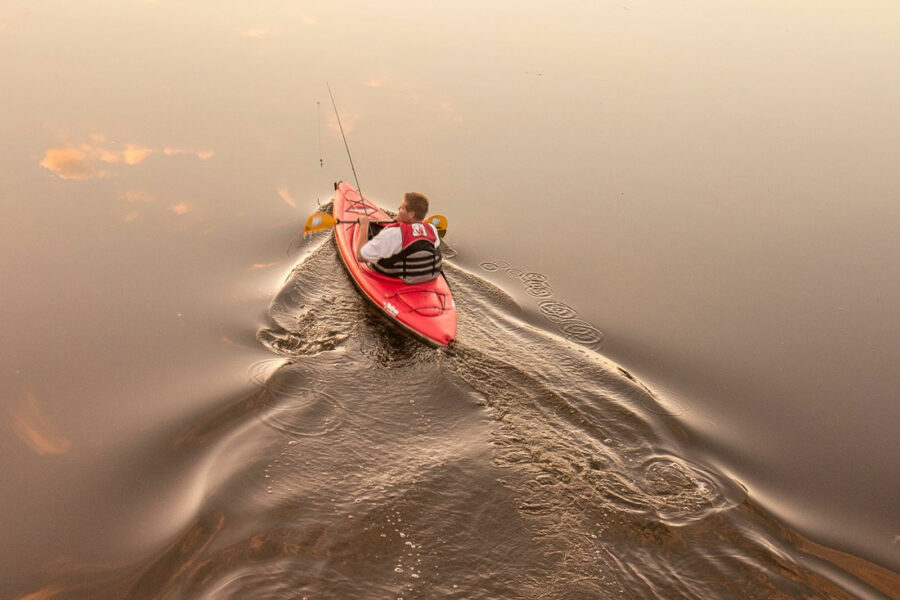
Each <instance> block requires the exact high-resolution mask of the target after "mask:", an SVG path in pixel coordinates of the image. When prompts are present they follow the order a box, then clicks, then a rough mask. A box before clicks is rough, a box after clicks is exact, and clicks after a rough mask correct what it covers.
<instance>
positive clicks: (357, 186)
mask: <svg viewBox="0 0 900 600" xmlns="http://www.w3.org/2000/svg"><path fill="white" fill-rule="evenodd" d="M325 85H326V86H327V87H328V95H329V96H331V105H332V106H333V107H334V116H336V117H337V122H338V127H340V129H341V137H342V138H343V139H344V148H346V149H347V158H349V159H350V170H351V171H353V180H354V181H355V182H356V191H357V192H359V197H360V198H362V197H363V193H362V188H361V187H359V178H358V177H357V176H356V167H354V166H353V156H351V155H350V146H349V145H347V136H345V135H344V126H343V125H341V115H340V113H338V109H337V104H335V102H334V94H332V93H331V85H329V84H328V82H327V81H326V82H325Z"/></svg>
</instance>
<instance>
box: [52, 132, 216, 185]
mask: <svg viewBox="0 0 900 600" xmlns="http://www.w3.org/2000/svg"><path fill="white" fill-rule="evenodd" d="M88 140H89V141H88V142H85V143H81V144H62V145H60V146H55V147H52V148H48V149H47V150H46V152H45V153H44V158H43V159H42V160H41V162H40V165H41V166H42V167H44V168H45V169H48V170H50V171H52V172H54V173H55V174H56V175H57V176H58V177H60V178H61V179H75V180H83V179H95V178H104V177H109V176H110V175H111V172H110V171H109V170H107V169H106V168H105V165H118V164H124V165H127V166H130V167H131V166H135V165H139V164H141V163H142V162H144V161H145V160H146V159H147V158H148V157H149V156H150V155H152V154H163V155H165V156H178V155H193V156H196V157H197V158H198V159H200V160H209V159H210V158H212V157H213V156H215V151H213V150H209V149H203V150H186V149H184V148H175V147H165V148H163V149H162V150H154V149H153V148H148V147H146V146H143V145H139V144H126V146H125V148H123V149H119V148H116V147H115V142H110V141H109V140H107V139H106V136H104V135H102V134H97V133H95V134H92V135H90V136H89V138H88Z"/></svg>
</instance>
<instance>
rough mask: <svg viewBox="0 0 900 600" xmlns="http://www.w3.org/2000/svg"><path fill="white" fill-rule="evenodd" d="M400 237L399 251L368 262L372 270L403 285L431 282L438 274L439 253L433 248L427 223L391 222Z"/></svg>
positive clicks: (431, 228) (434, 240)
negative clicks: (401, 241)
mask: <svg viewBox="0 0 900 600" xmlns="http://www.w3.org/2000/svg"><path fill="white" fill-rule="evenodd" d="M388 227H399V228H400V233H401V235H402V236H403V246H402V248H401V249H400V252H398V253H397V254H394V255H393V256H389V257H387V258H382V259H381V260H379V261H378V262H374V263H371V266H372V268H373V269H375V270H376V271H378V272H379V273H383V274H385V275H389V276H391V277H399V278H401V279H402V280H403V281H404V282H405V283H422V282H423V281H431V280H432V279H435V278H436V277H437V276H438V275H440V273H441V251H440V250H439V249H438V248H437V247H436V246H435V242H437V234H436V233H435V230H434V227H432V226H431V224H430V223H393V224H391V225H388Z"/></svg>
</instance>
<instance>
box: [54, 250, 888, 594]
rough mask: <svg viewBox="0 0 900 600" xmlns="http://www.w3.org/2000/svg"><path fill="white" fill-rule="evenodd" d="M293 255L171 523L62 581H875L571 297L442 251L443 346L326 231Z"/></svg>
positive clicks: (200, 424) (735, 588) (667, 587)
mask: <svg viewBox="0 0 900 600" xmlns="http://www.w3.org/2000/svg"><path fill="white" fill-rule="evenodd" d="M301 250H302V251H303V252H304V258H303V260H302V261H301V262H300V263H299V264H298V265H297V266H296V267H295V268H294V270H293V272H292V273H291V274H290V275H289V277H288V278H287V280H286V281H285V283H284V285H283V287H282V289H281V290H280V292H279V293H278V294H277V296H276V297H275V298H274V300H273V302H272V304H271V307H270V311H269V317H270V321H271V322H270V323H269V324H268V326H267V327H264V328H263V329H261V330H260V331H259V332H258V334H257V339H258V340H259V341H260V342H261V343H262V344H263V345H264V346H265V347H266V348H268V349H269V350H271V352H272V353H274V355H275V356H276V357H277V358H276V359H274V360H273V359H268V360H265V361H262V362H260V363H258V364H256V365H253V366H252V367H251V368H250V372H249V375H248V379H249V381H250V382H251V384H252V386H251V389H250V391H248V392H247V393H245V394H242V395H240V396H239V397H236V398H234V399H231V400H228V401H227V402H225V403H223V404H222V406H221V407H220V408H219V409H217V410H216V411H214V412H213V413H211V414H207V415H203V416H201V417H198V419H197V421H196V423H194V424H193V425H192V426H191V427H190V428H189V429H188V430H186V431H180V432H177V434H176V435H174V439H175V440H176V443H175V447H176V452H177V455H178V456H179V457H182V458H180V459H179V460H181V461H182V462H183V463H184V467H183V470H184V471H185V473H186V475H185V477H187V478H188V479H189V480H190V481H191V485H190V498H191V504H190V506H191V507H192V508H191V512H190V513H189V514H188V516H187V517H185V519H184V522H183V525H182V526H181V529H180V532H179V533H177V534H176V535H175V536H174V537H173V538H171V540H170V542H169V543H168V544H167V545H166V546H165V547H163V548H160V549H159V550H158V551H157V552H155V553H154V554H153V555H152V556H149V557H146V558H145V559H143V560H140V561H138V562H136V563H134V564H132V565H130V566H127V567H121V568H120V569H118V570H117V571H116V573H117V574H118V576H117V577H116V578H115V580H116V582H117V583H116V585H111V584H110V583H109V580H110V578H109V577H107V578H106V579H103V578H101V577H98V576H97V574H96V572H95V573H92V574H91V577H92V581H101V582H104V583H102V584H91V585H88V584H84V583H82V584H79V585H72V586H70V587H69V588H68V589H67V593H66V594H64V595H65V597H67V598H82V597H84V598H104V597H110V598H112V597H115V598H122V597H124V598H129V599H133V600H138V599H143V598H167V599H168V598H191V599H195V598H216V599H222V598H248V597H252V598H285V597H290V598H298V599H301V598H307V599H310V600H312V599H315V598H391V599H394V598H402V599H404V600H412V599H425V598H449V599H459V600H462V599H466V600H471V599H481V598H483V599H487V598H504V599H518V598H522V599H534V600H537V599H542V598H544V599H554V600H560V599H572V600H576V599H579V600H580V599H597V598H616V599H621V598H640V599H648V598H656V599H667V600H668V599H673V598H696V599H704V600H706V599H710V598H723V599H725V598H728V599H731V598H760V599H763V598H765V599H767V600H768V599H772V598H785V599H787V598H821V599H844V598H848V599H849V598H859V597H862V598H880V597H885V596H883V595H882V593H881V592H879V591H877V589H876V588H877V584H875V583H873V584H871V585H869V584H866V583H864V582H863V581H861V579H860V577H862V575H860V573H859V572H857V573H856V574H857V575H859V577H855V576H854V575H851V574H849V573H848V572H847V571H845V570H841V569H839V568H837V567H835V566H834V565H833V564H832V563H829V562H827V561H824V560H820V559H818V558H816V556H814V555H812V554H810V553H809V549H810V548H813V547H814V544H811V543H802V539H801V538H800V537H799V536H798V535H797V534H795V533H794V532H793V531H791V530H789V529H788V528H786V527H784V526H783V525H782V524H780V523H779V522H777V521H776V520H774V519H772V518H771V517H770V516H768V515H767V514H766V513H765V511H763V510H761V509H760V507H758V506H757V505H755V504H754V502H753V501H752V499H751V498H750V497H749V496H748V494H747V492H746V490H745V489H744V488H743V487H742V486H740V485H739V484H738V483H736V482H735V481H733V480H731V479H729V478H728V477H726V476H724V475H723V474H722V473H720V472H717V471H716V469H715V468H714V467H713V466H711V465H707V464H701V463H700V462H698V461H696V460H692V459H691V458H690V457H691V452H690V450H689V448H688V447H687V444H686V435H685V434H684V433H683V431H682V429H681V427H680V426H679V423H678V420H677V416H675V415H673V414H670V413H669V411H668V409H667V408H666V407H665V406H662V405H661V403H660V400H659V399H658V398H657V397H656V396H654V394H653V393H652V392H651V391H650V390H648V389H647V387H646V386H644V385H643V384H641V383H640V382H639V381H638V380H637V379H636V378H635V377H633V376H632V375H630V374H629V373H628V372H627V371H625V370H624V369H622V368H621V367H619V366H618V365H616V364H614V363H613V362H611V361H609V360H607V359H605V358H604V357H603V356H601V355H600V354H598V353H597V352H595V351H594V350H593V349H591V348H588V347H586V346H589V345H591V344H596V343H598V340H595V339H594V338H592V339H591V340H587V338H585V339H573V338H572V337H571V336H567V335H566V333H565V331H564V330H563V329H561V328H558V327H556V324H558V323H562V322H565V321H566V320H572V319H577V318H578V316H577V315H575V314H572V313H571V312H568V311H566V309H565V308H564V307H563V306H560V305H561V304H562V303H561V302H559V301H558V299H557V302H558V304H557V305H555V306H554V307H553V308H547V310H548V311H549V312H548V319H549V321H548V322H549V323H550V326H548V327H547V328H546V329H543V328H539V327H536V326H534V325H533V324H530V323H528V322H527V320H526V319H525V318H524V317H525V314H524V313H523V311H522V309H521V308H520V307H519V306H518V305H517V304H516V302H515V301H513V300H512V298H510V296H508V295H507V294H506V293H504V292H503V291H502V290H500V289H499V288H497V287H496V286H494V285H492V284H490V283H488V282H487V281H485V280H484V279H482V278H480V277H478V276H477V275H476V274H473V273H469V272H467V271H466V270H464V269H462V268H459V267H457V266H455V265H454V264H453V263H452V261H451V260H445V272H446V275H447V279H448V281H449V283H450V285H451V286H452V287H453V292H454V297H455V299H456V302H457V307H458V313H459V323H458V325H459V328H458V342H457V345H456V346H455V348H454V349H453V350H451V351H448V350H446V349H441V350H436V349H432V348H429V347H427V346H425V345H424V344H422V343H421V342H418V341H416V340H414V339H412V338H410V337H409V336H407V335H405V334H404V333H402V332H400V331H399V330H397V329H396V328H394V327H393V326H392V325H391V324H389V323H387V322H385V321H383V320H381V318H380V316H379V314H378V313H377V312H376V311H374V310H373V309H371V308H370V307H369V306H368V304H367V303H366V302H365V301H364V300H363V299H362V298H361V297H360V296H359V294H358V293H357V292H356V290H355V289H354V288H353V285H352V283H351V281H350V280H349V278H348V276H347V275H346V273H345V272H344V269H343V267H342V265H341V263H340V262H339V259H338V257H337V254H336V250H335V248H334V246H333V244H332V242H331V239H330V237H319V238H315V239H313V240H308V241H306V242H304V245H303V247H302V248H301ZM492 264H493V265H494V266H496V267H497V269H500V268H501V266H498V265H497V262H496V261H495V262H494V263H492ZM523 274H527V272H524V271H523V273H522V274H519V273H518V272H515V273H513V276H515V277H519V278H521V276H522V275H523ZM522 281H523V282H524V283H525V284H526V285H531V286H532V287H534V289H535V290H538V289H544V288H541V287H540V286H539V285H538V284H540V285H542V286H545V287H547V288H549V284H548V282H547V281H546V280H540V279H539V278H537V277H534V276H532V279H530V280H529V279H522ZM540 293H541V294H545V295H543V296H535V298H537V299H539V300H545V299H553V295H552V291H551V293H550V294H546V293H545V292H540ZM547 306H550V305H547ZM551 315H552V316H551ZM587 326H588V327H591V328H592V329H593V330H596V328H593V326H591V325H590V324H587ZM583 331H584V332H589V331H591V330H588V329H587V328H584V329H583ZM596 331H599V330H596ZM595 337H596V336H595ZM585 341H589V342H591V344H585V343H584V342H585ZM169 451H170V452H171V451H172V450H171V449H169ZM184 457H188V458H184ZM870 566H871V565H870ZM871 567H873V568H874V569H877V567H874V566H871ZM867 568H868V567H867ZM873 572H874V571H873ZM888 581H889V582H892V580H890V579H888ZM98 586H100V587H98ZM48 589H49V588H48ZM60 589H62V588H60ZM54 590H57V588H54ZM100 590H103V592H101V591H100ZM110 590H113V592H111V591H110ZM51 591H52V590H51ZM57 591H58V590H57ZM882 591H884V587H882ZM884 593H887V592H884ZM54 594H56V592H55V591H53V593H51V592H49V591H48V592H47V595H46V597H48V598H51V597H57V596H59V597H62V596H61V595H59V594H56V595H54ZM42 597H44V596H42Z"/></svg>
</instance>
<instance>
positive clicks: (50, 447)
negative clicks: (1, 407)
mask: <svg viewBox="0 0 900 600" xmlns="http://www.w3.org/2000/svg"><path fill="white" fill-rule="evenodd" d="M10 417H11V419H12V423H13V431H15V432H16V435H17V436H18V437H19V439H20V440H22V441H23V442H24V443H25V444H26V445H27V446H28V447H29V448H31V449H32V450H34V451H35V452H37V453H38V454H40V455H42V456H43V455H45V454H65V453H66V452H68V451H69V450H71V449H72V442H70V441H69V440H68V438H66V436H64V435H63V434H62V432H60V431H59V428H57V427H56V425H55V424H54V423H53V422H52V421H51V420H50V418H49V417H48V416H47V415H46V413H44V411H43V410H42V409H41V407H40V406H39V405H38V401H37V398H36V397H35V395H34V393H33V392H32V391H31V390H28V389H26V390H24V391H23V393H22V397H21V399H20V401H19V403H18V405H17V406H14V407H12V408H11V409H10Z"/></svg>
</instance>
